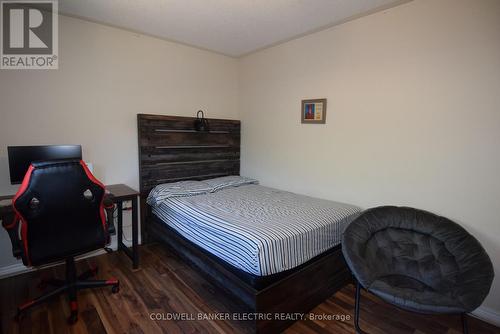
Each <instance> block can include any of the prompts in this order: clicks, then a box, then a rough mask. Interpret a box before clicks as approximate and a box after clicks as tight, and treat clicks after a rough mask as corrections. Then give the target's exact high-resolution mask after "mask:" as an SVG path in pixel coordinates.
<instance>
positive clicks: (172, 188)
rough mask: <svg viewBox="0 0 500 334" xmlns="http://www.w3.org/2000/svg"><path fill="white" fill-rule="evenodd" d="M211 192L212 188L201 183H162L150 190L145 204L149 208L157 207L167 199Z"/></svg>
mask: <svg viewBox="0 0 500 334" xmlns="http://www.w3.org/2000/svg"><path fill="white" fill-rule="evenodd" d="M211 191H212V186H210V185H209V184H207V183H205V182H202V181H179V182H173V183H164V184H160V185H157V186H156V187H154V188H153V190H151V192H150V193H149V196H148V198H147V200H146V202H147V203H148V204H149V205H151V206H157V205H159V203H161V201H163V200H165V199H167V198H171V197H182V196H193V195H200V194H205V193H208V192H211Z"/></svg>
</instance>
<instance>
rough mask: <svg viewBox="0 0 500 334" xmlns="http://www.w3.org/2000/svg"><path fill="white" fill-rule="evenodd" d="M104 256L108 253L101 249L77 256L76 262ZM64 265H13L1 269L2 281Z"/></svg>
mask: <svg viewBox="0 0 500 334" xmlns="http://www.w3.org/2000/svg"><path fill="white" fill-rule="evenodd" d="M102 254H106V251H105V250H104V249H100V250H98V251H95V252H92V253H89V254H85V255H81V256H77V257H76V260H77V261H78V260H81V259H86V258H88V257H93V256H97V255H102ZM63 263H64V262H63V261H60V262H55V263H51V264H49V265H46V266H41V267H26V266H25V265H24V264H22V263H14V264H11V265H8V266H3V267H0V279H2V278H7V277H11V276H17V275H20V274H24V273H27V272H30V271H36V270H40V269H44V268H49V267H54V266H58V265H60V264H63Z"/></svg>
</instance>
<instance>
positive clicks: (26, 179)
mask: <svg viewBox="0 0 500 334" xmlns="http://www.w3.org/2000/svg"><path fill="white" fill-rule="evenodd" d="M34 169H35V168H34V167H33V165H30V167H29V168H28V171H27V172H26V175H24V179H23V182H22V183H21V187H20V188H19V190H18V191H17V193H16V195H15V196H14V198H13V199H12V208H13V209H14V212H15V213H16V217H19V218H21V238H22V241H23V246H24V255H25V256H26V261H28V265H29V266H31V260H30V256H29V252H28V224H27V223H26V219H25V218H24V217H23V215H22V214H21V213H19V211H17V208H16V201H17V199H18V198H19V196H21V195H22V194H23V193H24V192H25V191H26V189H27V188H28V186H29V184H30V180H31V174H32V173H33V170H34Z"/></svg>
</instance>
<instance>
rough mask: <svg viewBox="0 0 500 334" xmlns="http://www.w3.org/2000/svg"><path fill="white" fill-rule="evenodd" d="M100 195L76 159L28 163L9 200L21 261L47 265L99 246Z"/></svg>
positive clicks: (103, 237)
mask: <svg viewBox="0 0 500 334" xmlns="http://www.w3.org/2000/svg"><path fill="white" fill-rule="evenodd" d="M104 194H105V190H104V186H103V185H102V183H101V182H99V181H98V180H97V179H96V178H95V177H94V176H93V175H92V174H91V173H90V171H89V170H88V169H87V166H86V165H85V163H84V162H83V161H81V160H61V161H48V162H39V163H32V164H31V166H30V168H29V170H28V172H27V173H26V175H25V177H24V180H23V183H22V184H21V187H20V189H19V191H18V192H17V194H16V196H15V197H14V199H13V207H14V210H15V212H16V214H17V215H18V216H19V218H20V219H21V238H22V242H23V253H24V254H23V255H24V256H23V260H26V261H25V263H26V264H28V265H34V266H36V265H41V264H46V263H50V262H54V261H58V260H62V259H64V258H67V257H70V256H75V255H79V254H83V253H86V252H89V251H92V250H95V249H99V248H102V247H104V246H105V245H106V243H107V242H108V235H107V227H106V218H105V213H104V206H103V198H104Z"/></svg>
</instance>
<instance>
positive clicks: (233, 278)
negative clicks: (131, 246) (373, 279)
mask: <svg viewBox="0 0 500 334" xmlns="http://www.w3.org/2000/svg"><path fill="white" fill-rule="evenodd" d="M194 120H195V119H194V118H189V117H177V116H159V115H143V114H140V115H138V133H139V162H140V181H141V213H142V217H141V218H142V221H141V223H142V224H141V228H142V233H143V234H142V235H143V240H145V241H150V240H160V241H162V242H163V243H165V245H167V246H168V247H169V249H170V250H171V251H172V252H173V253H175V254H177V255H178V256H179V257H180V258H182V259H183V260H185V261H186V262H187V263H188V264H190V265H191V266H193V267H194V268H195V269H197V270H198V271H199V272H200V273H201V274H202V275H203V276H205V277H206V278H207V279H208V280H209V281H210V282H211V283H213V284H214V285H215V286H217V287H218V288H219V289H221V290H222V291H224V292H225V293H226V294H228V295H229V296H230V297H231V299H232V300H235V301H236V302H237V305H238V309H237V310H234V311H235V312H251V313H260V314H271V315H274V314H276V315H278V314H283V313H305V312H307V311H309V310H310V309H312V308H313V307H314V306H316V305H317V304H319V303H321V302H322V301H323V300H325V299H326V298H328V297H329V296H330V295H332V294H333V293H334V292H335V291H337V290H338V289H340V288H341V287H343V286H344V285H346V284H347V283H348V282H350V277H351V276H350V273H349V271H348V269H347V267H346V265H345V262H344V260H343V257H342V254H341V250H340V246H339V243H340V237H341V234H342V232H343V229H344V228H345V226H346V225H347V224H348V223H349V222H350V220H352V219H353V218H354V217H355V216H356V215H357V213H358V212H359V209H358V208H357V207H355V206H352V205H348V204H343V203H336V202H331V201H325V200H319V199H314V198H311V197H307V196H302V195H297V194H293V193H290V192H285V191H281V190H277V189H273V188H268V187H264V186H261V185H258V184H257V182H256V181H255V180H250V181H249V182H247V183H242V184H238V185H229V186H227V187H222V188H218V186H217V185H211V186H207V189H203V188H204V187H203V186H201V187H200V188H199V189H202V190H203V191H201V192H196V193H190V194H188V195H183V196H167V197H166V198H164V197H161V196H160V197H158V198H154V197H155V196H154V193H155V190H156V189H158V188H159V187H157V186H158V185H161V184H171V183H175V182H180V183H183V182H184V183H186V182H185V181H189V182H187V183H195V184H196V182H200V184H203V185H205V184H211V182H212V180H213V179H214V178H215V179H216V180H221V179H220V177H222V180H225V179H227V178H224V177H226V176H229V175H238V174H239V154H240V123H239V121H234V120H220V119H209V125H210V131H209V132H197V131H195V130H194V127H193V122H194ZM233 177H234V176H233ZM229 178H230V177H229ZM151 190H153V191H151ZM150 194H152V195H151V196H150ZM148 196H149V200H148V202H149V203H150V204H151V205H149V204H147V203H146V199H147V198H148ZM292 322H293V319H280V320H277V319H276V317H274V316H266V317H264V318H257V319H256V320H255V321H252V323H251V324H250V325H251V326H252V327H253V329H254V331H255V332H257V333H275V332H278V331H281V330H283V329H284V328H286V327H287V326H288V325H290V324H291V323H292Z"/></svg>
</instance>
